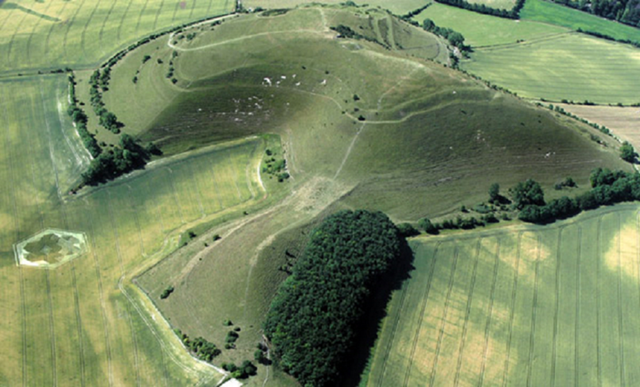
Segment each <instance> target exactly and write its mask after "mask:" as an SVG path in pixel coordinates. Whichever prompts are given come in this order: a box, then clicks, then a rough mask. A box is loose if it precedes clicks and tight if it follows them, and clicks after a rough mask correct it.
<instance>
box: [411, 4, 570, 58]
mask: <svg viewBox="0 0 640 387" xmlns="http://www.w3.org/2000/svg"><path fill="white" fill-rule="evenodd" d="M427 18H428V19H431V20H433V21H434V22H435V23H436V25H438V26H441V27H447V28H452V29H453V30H455V31H458V32H460V33H461V34H462V35H464V37H465V43H466V44H469V45H471V46H473V48H474V49H477V48H480V47H483V46H496V45H504V44H513V43H516V42H517V41H522V40H523V41H529V40H538V39H545V38H549V37H553V36H556V35H559V34H563V33H566V32H569V31H570V30H569V29H567V28H564V27H558V26H554V25H551V24H547V23H540V22H535V21H529V20H511V19H504V18H499V17H495V16H490V15H483V14H480V13H477V12H472V11H467V10H465V9H461V8H456V7H451V6H448V5H444V4H433V5H432V6H430V7H429V8H427V9H426V10H424V11H423V12H421V13H420V14H418V15H416V16H414V17H413V20H415V21H416V22H418V23H420V24H422V21H423V20H424V19H427Z"/></svg>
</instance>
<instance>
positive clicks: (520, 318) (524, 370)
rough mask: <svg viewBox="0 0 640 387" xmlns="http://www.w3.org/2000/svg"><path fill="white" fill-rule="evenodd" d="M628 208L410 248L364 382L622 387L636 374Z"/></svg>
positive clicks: (637, 237) (638, 264)
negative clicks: (406, 273) (411, 255)
mask: <svg viewBox="0 0 640 387" xmlns="http://www.w3.org/2000/svg"><path fill="white" fill-rule="evenodd" d="M638 216H639V213H638V206H637V205H636V204H628V205H621V206H616V207H612V208H605V209H600V210H596V211H594V212H593V213H588V214H583V215H581V216H580V217H579V218H577V219H575V220H573V221H569V222H562V223H560V224H557V225H554V226H547V227H510V228H505V229H500V230H493V231H490V232H489V231H487V232H468V233H465V234H461V235H458V236H451V237H420V238H416V239H414V240H412V242H411V246H412V248H413V250H414V252H415V261H414V266H415V269H414V270H413V271H412V272H411V273H410V275H411V279H410V280H409V281H407V282H405V284H404V285H403V287H402V289H400V290H398V291H396V292H395V294H394V295H393V298H392V301H391V303H390V304H389V306H388V316H387V317H386V318H385V320H384V322H383V325H382V331H381V335H380V336H379V339H378V342H377V345H376V349H375V353H374V356H373V359H372V365H371V368H370V372H369V374H368V376H367V385H368V386H390V385H393V386H414V385H421V386H426V385H429V386H432V385H464V386H470V385H474V386H479V385H487V386H494V385H503V386H514V385H532V386H568V385H574V384H575V385H580V386H596V385H617V386H621V385H629V384H633V381H635V380H638V378H640V371H639V370H638V368H637V367H635V364H637V362H638V360H639V359H638V356H639V355H638V354H639V353H640V352H638V344H637V343H638V340H639V339H640V324H639V323H638V321H640V319H639V318H640V316H639V315H638V313H639V312H638V310H639V309H638V305H640V298H639V297H640V259H639V257H640V243H639V241H640V223H639V219H640V218H639V217H638Z"/></svg>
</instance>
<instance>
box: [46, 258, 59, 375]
mask: <svg viewBox="0 0 640 387" xmlns="http://www.w3.org/2000/svg"><path fill="white" fill-rule="evenodd" d="M44 276H45V279H46V284H47V286H46V291H47V300H48V308H47V309H48V310H49V334H50V335H51V374H52V379H53V380H52V383H53V386H54V387H55V386H57V385H58V372H57V369H56V368H57V367H56V329H55V324H54V322H53V320H54V318H53V298H52V297H51V280H50V278H49V267H45V268H44Z"/></svg>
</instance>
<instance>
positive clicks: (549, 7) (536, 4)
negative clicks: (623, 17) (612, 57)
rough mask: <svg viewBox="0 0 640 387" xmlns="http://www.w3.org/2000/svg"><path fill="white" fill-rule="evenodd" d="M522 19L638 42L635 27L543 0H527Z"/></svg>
mask: <svg viewBox="0 0 640 387" xmlns="http://www.w3.org/2000/svg"><path fill="white" fill-rule="evenodd" d="M520 18H521V19H522V20H532V21H538V22H542V23H548V24H554V25H557V26H561V27H567V28H571V29H572V30H574V31H575V30H577V29H578V28H581V29H583V30H585V31H594V32H599V33H601V34H604V35H608V36H611V37H613V38H616V39H621V40H625V39H627V40H631V41H632V42H640V30H638V29H637V28H634V27H631V26H628V25H625V24H622V23H618V22H615V21H612V20H607V19H604V18H601V17H598V16H596V15H592V14H589V13H587V12H582V11H579V10H577V9H573V8H569V7H565V6H563V5H560V4H555V3H553V2H551V1H544V0H527V1H525V3H524V7H523V8H522V11H520Z"/></svg>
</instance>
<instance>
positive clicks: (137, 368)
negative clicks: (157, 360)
mask: <svg viewBox="0 0 640 387" xmlns="http://www.w3.org/2000/svg"><path fill="white" fill-rule="evenodd" d="M107 196H108V197H109V200H107V210H108V212H109V220H110V221H111V227H112V228H113V234H114V236H115V248H116V255H117V256H118V262H119V264H120V275H121V276H122V277H124V275H125V271H124V264H123V262H122V252H121V249H120V238H119V236H118V228H117V227H116V221H115V218H114V216H113V214H114V212H113V211H114V210H113V208H112V205H111V190H110V189H107ZM122 277H121V278H122ZM125 314H126V315H127V322H128V324H129V330H131V341H132V343H133V366H134V370H135V374H136V385H137V386H140V385H141V384H140V366H139V364H140V360H139V358H138V356H139V355H138V353H139V349H138V340H137V337H136V332H135V329H134V326H133V320H132V319H131V314H130V311H129V310H128V308H127V311H126V312H125Z"/></svg>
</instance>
